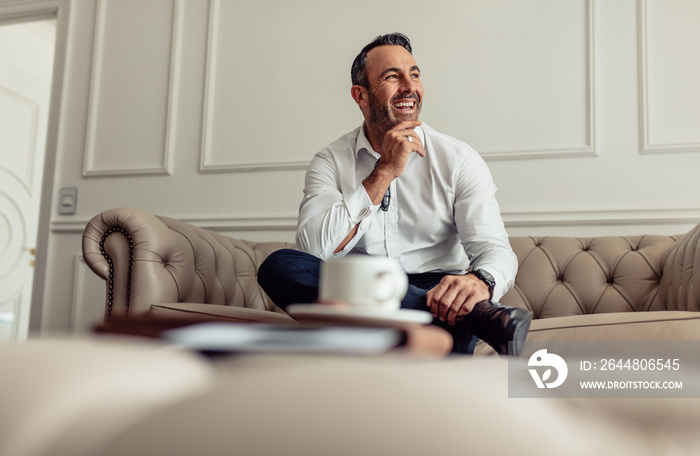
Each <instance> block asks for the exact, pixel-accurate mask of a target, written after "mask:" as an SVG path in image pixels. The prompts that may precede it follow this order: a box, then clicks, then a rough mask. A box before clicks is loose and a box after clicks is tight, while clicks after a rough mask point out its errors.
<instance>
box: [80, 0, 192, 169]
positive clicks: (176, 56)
mask: <svg viewBox="0 0 700 456" xmlns="http://www.w3.org/2000/svg"><path fill="white" fill-rule="evenodd" d="M106 2H107V0H97V7H96V12H95V38H94V43H93V53H92V75H91V78H90V94H89V105H88V121H87V133H86V150H85V155H84V158H83V177H94V176H98V177H105V176H137V175H150V176H153V175H167V176H170V175H172V173H173V170H172V169H173V158H174V156H175V153H174V150H173V149H174V147H175V131H176V128H175V125H174V123H175V120H176V119H177V110H178V106H179V102H178V98H179V86H180V76H179V71H178V68H179V67H180V60H181V54H182V29H183V20H184V19H183V18H184V11H183V8H184V2H183V1H181V0H173V2H174V6H173V18H172V24H173V27H172V36H171V49H170V68H169V72H170V76H169V81H168V102H167V107H166V124H165V133H164V134H165V140H164V142H165V145H164V148H163V163H162V165H161V166H156V167H146V168H128V167H124V168H112V169H108V168H103V169H98V168H96V167H95V164H94V161H95V158H94V156H95V153H96V146H95V141H96V137H97V112H98V107H99V106H100V104H101V101H100V85H101V80H102V57H103V55H102V53H103V49H104V41H105V28H106V20H107V7H106Z"/></svg>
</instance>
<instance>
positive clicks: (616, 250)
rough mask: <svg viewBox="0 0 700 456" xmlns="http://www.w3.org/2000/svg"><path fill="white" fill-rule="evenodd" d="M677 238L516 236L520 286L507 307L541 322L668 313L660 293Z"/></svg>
mask: <svg viewBox="0 0 700 456" xmlns="http://www.w3.org/2000/svg"><path fill="white" fill-rule="evenodd" d="M676 239H677V238H676V237H672V236H651V235H645V236H631V237H623V236H610V237H592V238H575V237H540V238H537V237H513V238H511V239H510V242H511V246H512V247H513V251H514V252H515V254H516V255H517V257H518V265H519V268H518V274H517V277H516V280H515V286H514V287H513V289H512V290H511V291H509V292H508V293H507V294H506V295H505V296H504V297H503V298H502V299H501V303H502V304H505V305H510V306H517V307H523V308H527V309H530V310H532V311H533V313H534V315H535V318H548V317H559V316H570V315H583V314H593V313H609V312H631V311H649V310H664V309H665V304H664V302H663V300H662V297H661V295H660V293H659V289H660V284H661V278H662V271H663V265H664V260H665V253H666V252H667V251H668V249H669V248H671V247H672V246H673V244H674V243H675V242H676Z"/></svg>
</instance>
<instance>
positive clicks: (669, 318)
mask: <svg viewBox="0 0 700 456" xmlns="http://www.w3.org/2000/svg"><path fill="white" fill-rule="evenodd" d="M527 340H528V341H542V342H548V341H552V342H554V341H571V342H577V341H598V340H601V341H667V340H668V341H677V340H679V341H681V340H685V341H693V340H700V312H681V311H661V312H617V313H608V314H594V315H574V316H568V317H555V318H545V319H540V320H533V321H532V324H531V325H530V331H529V332H528V335H527ZM474 354H475V355H495V354H496V352H495V351H494V350H493V349H492V348H491V347H489V346H488V345H487V344H485V343H484V342H483V341H479V343H478V344H477V346H476V349H475V350H474Z"/></svg>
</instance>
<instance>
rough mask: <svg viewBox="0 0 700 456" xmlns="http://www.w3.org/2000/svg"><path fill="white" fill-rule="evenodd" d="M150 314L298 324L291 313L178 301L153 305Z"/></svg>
mask: <svg viewBox="0 0 700 456" xmlns="http://www.w3.org/2000/svg"><path fill="white" fill-rule="evenodd" d="M149 313H150V315H151V316H153V317H157V318H173V319H183V320H187V321H192V322H196V321H212V320H225V321H237V322H245V323H278V324H296V321H295V320H294V319H292V317H290V316H289V315H287V314H285V313H282V311H279V312H270V311H267V310H259V309H249V308H247V307H232V306H216V305H211V304H194V303H188V302H177V303H167V304H153V305H151V310H150V312H149Z"/></svg>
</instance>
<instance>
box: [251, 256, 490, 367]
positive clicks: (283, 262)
mask: <svg viewBox="0 0 700 456" xmlns="http://www.w3.org/2000/svg"><path fill="white" fill-rule="evenodd" d="M320 269H321V260H320V259H318V258H316V257H315V256H313V255H310V254H308V253H304V252H300V251H298V250H291V249H282V250H278V251H276V252H273V253H272V254H270V256H268V257H267V258H266V259H265V261H263V263H262V264H261V265H260V269H259V270H258V283H259V284H260V286H261V287H262V288H263V290H265V293H267V295H268V296H269V297H270V299H272V302H274V303H275V305H277V306H278V307H280V308H282V309H286V308H287V306H288V305H290V304H296V303H313V302H315V301H316V300H317V299H318V284H319V275H320ZM445 275H446V274H444V273H430V272H429V273H424V274H409V275H408V283H409V285H408V291H407V292H406V296H404V298H403V300H401V308H402V309H417V310H425V311H429V309H428V306H427V298H426V296H425V294H426V292H427V291H428V290H430V289H431V288H433V287H434V286H436V285H437V284H438V283H440V280H441V279H442V278H443V277H444V276H445ZM467 321H468V319H466V318H465V319H463V320H462V321H459V322H457V323H456V324H455V325H449V324H447V322H442V321H440V320H439V319H437V318H434V319H433V324H434V325H436V326H439V327H441V328H444V329H445V330H447V332H449V333H450V334H451V335H452V339H453V342H454V345H453V348H452V351H453V353H468V354H471V353H473V352H474V345H475V344H476V341H477V338H476V337H474V336H473V335H472V334H471V333H470V332H468V330H467Z"/></svg>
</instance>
